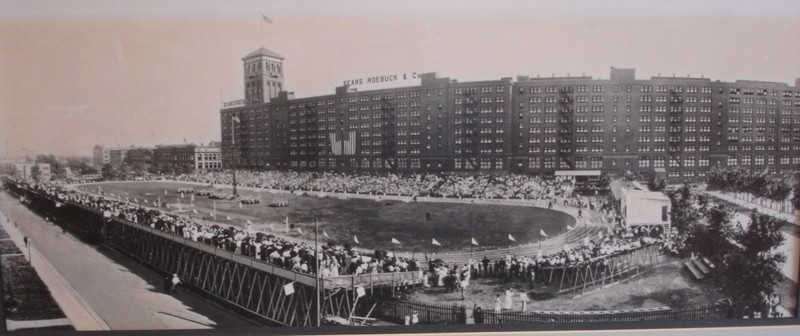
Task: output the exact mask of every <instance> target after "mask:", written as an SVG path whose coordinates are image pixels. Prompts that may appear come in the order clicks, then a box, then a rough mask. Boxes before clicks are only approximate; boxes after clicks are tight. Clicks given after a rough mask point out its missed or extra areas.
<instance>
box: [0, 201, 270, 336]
mask: <svg viewBox="0 0 800 336" xmlns="http://www.w3.org/2000/svg"><path fill="white" fill-rule="evenodd" d="M0 211H2V214H1V215H0V216H2V217H3V218H2V222H5V216H8V218H9V220H10V221H11V222H12V223H13V222H14V221H16V222H17V224H18V225H17V226H18V227H17V230H18V231H19V232H20V233H21V234H22V235H25V236H27V237H29V239H30V240H31V242H32V246H33V248H34V250H33V252H32V253H33V258H34V259H36V258H37V257H39V258H41V257H44V258H45V259H47V261H49V264H50V265H52V268H53V269H52V270H51V271H50V272H47V271H45V272H42V271H40V270H39V269H38V268H37V273H39V274H40V276H41V277H45V276H46V277H48V278H50V279H49V281H47V280H46V281H45V283H50V282H54V281H55V282H58V281H59V280H58V278H59V277H60V278H63V279H64V280H66V282H68V284H63V283H62V285H63V286H57V287H58V288H56V289H53V288H51V291H52V292H53V294H54V296H61V297H62V299H61V300H59V299H58V298H57V302H59V305H60V306H62V309H63V310H65V313H66V314H67V316H68V317H70V318H71V319H80V320H81V321H72V322H73V324H74V325H75V326H76V328H77V329H78V330H98V329H106V328H105V327H104V325H107V327H108V328H110V329H112V330H129V329H201V328H226V327H253V326H255V325H254V324H253V322H251V321H249V320H247V319H244V318H242V317H241V316H239V315H236V314H233V313H231V312H229V311H228V310H226V309H222V308H220V307H218V306H216V305H214V304H212V303H208V302H206V301H204V300H202V299H200V298H198V297H197V296H194V295H192V294H189V293H186V292H185V291H179V292H178V294H177V295H176V296H175V297H171V296H169V295H165V294H163V293H162V290H161V289H162V282H163V279H162V277H161V276H160V275H159V274H157V273H155V272H153V271H152V270H150V269H148V268H146V267H144V266H142V265H140V264H138V263H136V262H135V261H133V260H131V259H129V258H127V257H125V256H122V255H120V254H119V253H117V252H115V251H112V250H110V249H108V248H106V247H97V246H90V245H88V244H86V243H84V242H82V241H80V240H78V239H77V238H76V237H74V236H72V235H71V234H70V233H69V232H67V234H62V233H61V229H60V228H58V227H56V226H55V225H52V224H47V223H46V222H45V221H44V220H43V219H42V218H39V217H38V216H36V215H35V214H33V213H32V212H30V211H28V210H27V209H26V208H25V207H23V206H22V205H20V204H19V202H18V201H17V200H15V199H13V198H12V197H11V196H9V195H8V194H5V193H3V194H0ZM4 227H6V228H10V229H11V231H13V230H14V228H13V224H11V223H8V224H4ZM17 236H19V235H17ZM17 238H19V237H17ZM25 253H26V254H27V253H28V252H27V250H26V251H25ZM34 264H36V262H35V261H34ZM62 282H63V281H62ZM64 302H67V303H66V304H65V303H64ZM64 305H66V307H65V306H64ZM69 310H72V312H68V311H69Z"/></svg>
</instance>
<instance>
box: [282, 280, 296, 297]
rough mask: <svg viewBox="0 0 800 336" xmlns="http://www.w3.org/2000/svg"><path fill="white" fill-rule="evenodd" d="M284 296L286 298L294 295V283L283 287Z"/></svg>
mask: <svg viewBox="0 0 800 336" xmlns="http://www.w3.org/2000/svg"><path fill="white" fill-rule="evenodd" d="M283 294H284V295H286V296H289V295H292V294H294V282H290V283H288V284H286V285H285V286H283Z"/></svg>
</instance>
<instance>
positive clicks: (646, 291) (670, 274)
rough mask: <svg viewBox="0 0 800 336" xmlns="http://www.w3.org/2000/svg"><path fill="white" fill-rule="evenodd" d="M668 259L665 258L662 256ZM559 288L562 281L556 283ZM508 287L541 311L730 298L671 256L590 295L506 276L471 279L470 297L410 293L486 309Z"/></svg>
mask: <svg viewBox="0 0 800 336" xmlns="http://www.w3.org/2000/svg"><path fill="white" fill-rule="evenodd" d="M662 257H663V256H662ZM555 286H557V284H555ZM507 288H514V289H515V290H516V291H517V293H518V292H520V291H525V292H528V296H529V298H531V301H530V302H529V303H528V310H529V311H530V310H538V311H587V310H619V309H635V308H656V307H664V306H668V307H673V308H679V307H691V306H704V305H709V304H712V303H714V302H715V301H717V300H719V299H722V298H725V295H724V294H722V293H720V291H719V290H718V289H716V288H713V286H711V285H709V284H707V283H704V282H699V281H696V280H694V279H692V276H691V275H690V274H689V273H688V271H686V270H685V269H683V267H681V264H680V262H679V261H678V260H677V259H674V258H671V257H668V258H667V259H666V260H662V264H661V265H660V266H659V267H657V268H655V269H653V270H650V271H649V272H647V273H643V274H640V275H639V276H637V277H635V278H633V279H629V280H626V281H623V282H620V283H616V284H613V285H609V286H606V287H604V288H601V287H598V288H597V289H591V288H590V289H589V290H587V291H586V292H585V293H580V291H579V292H577V293H575V294H573V293H565V294H561V295H555V294H553V292H554V291H555V288H551V287H549V286H546V285H544V284H541V283H537V284H535V285H534V288H533V290H531V289H530V288H529V287H528V284H527V283H523V282H521V281H514V282H506V280H505V279H497V278H483V279H482V278H479V279H477V280H472V281H470V287H468V288H467V289H466V291H465V294H464V296H465V300H463V301H462V300H461V294H460V293H444V289H443V288H439V287H432V288H428V289H425V290H423V291H418V292H416V293H414V294H411V295H409V299H411V300H418V301H423V302H435V303H439V304H453V303H455V304H458V305H462V304H463V305H466V306H467V307H468V308H472V305H473V303H477V304H478V305H479V306H481V307H483V309H484V310H485V309H494V300H495V296H496V295H497V294H501V299H504V296H503V295H502V294H503V293H504V291H505V290H506V289H507ZM521 307H522V304H521V303H519V300H518V297H517V295H515V296H514V306H513V308H512V310H514V311H519V310H521V309H522V308H521Z"/></svg>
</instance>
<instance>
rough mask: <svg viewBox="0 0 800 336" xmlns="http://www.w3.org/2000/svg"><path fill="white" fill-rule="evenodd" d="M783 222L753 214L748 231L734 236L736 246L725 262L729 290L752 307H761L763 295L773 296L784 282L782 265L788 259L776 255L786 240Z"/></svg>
mask: <svg viewBox="0 0 800 336" xmlns="http://www.w3.org/2000/svg"><path fill="white" fill-rule="evenodd" d="M782 225H784V223H783V221H782V220H778V219H777V218H774V217H771V216H766V215H764V214H760V213H758V212H757V211H753V213H752V215H751V216H750V224H749V225H748V227H747V229H745V230H742V229H740V230H739V231H738V232H736V233H735V234H734V238H735V241H736V243H737V245H738V246H737V247H736V249H735V251H733V253H729V254H728V256H727V258H726V260H725V265H726V270H725V273H726V275H727V281H726V288H727V290H728V291H729V292H730V293H731V294H733V295H734V297H736V298H738V299H739V300H741V302H742V303H743V304H745V305H748V306H750V307H755V306H757V305H758V303H759V301H760V299H761V295H762V293H772V292H773V289H774V288H775V286H776V285H777V284H778V283H779V282H781V281H783V278H784V276H783V273H782V272H781V268H780V266H781V264H782V263H784V262H786V256H785V255H784V254H783V253H780V252H777V248H778V247H779V246H780V245H781V244H782V243H783V241H784V240H785V238H784V237H783V235H782V234H781V232H780V228H781V226H782Z"/></svg>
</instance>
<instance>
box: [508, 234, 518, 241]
mask: <svg viewBox="0 0 800 336" xmlns="http://www.w3.org/2000/svg"><path fill="white" fill-rule="evenodd" d="M508 240H510V241H513V242H515V241H517V240H516V239H514V236H512V235H511V234H510V233H509V234H508Z"/></svg>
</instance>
